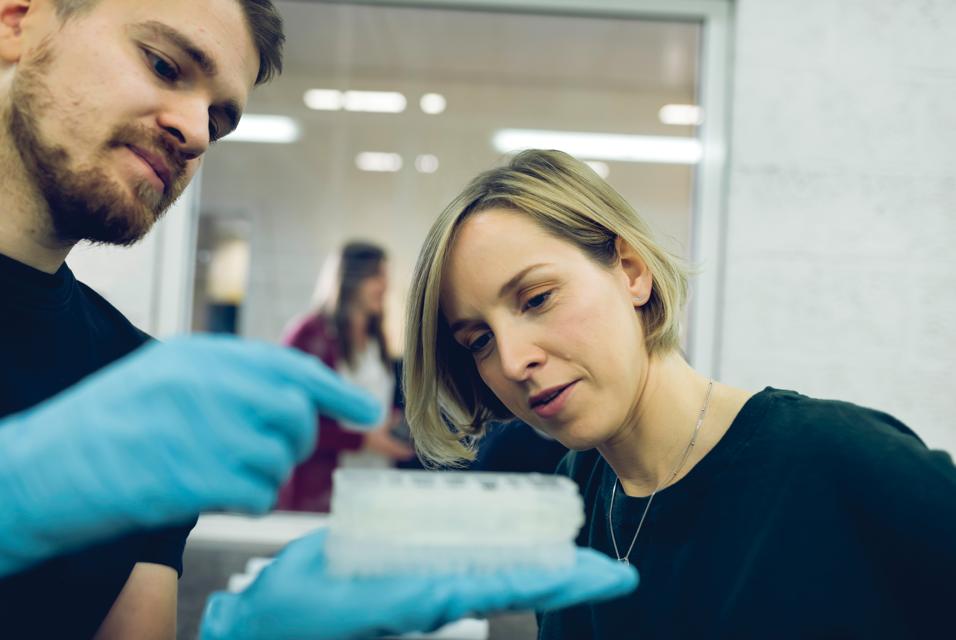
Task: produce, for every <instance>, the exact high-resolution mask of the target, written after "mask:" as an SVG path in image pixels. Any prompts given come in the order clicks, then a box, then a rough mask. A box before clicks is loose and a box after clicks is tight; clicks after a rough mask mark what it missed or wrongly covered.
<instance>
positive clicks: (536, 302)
mask: <svg viewBox="0 0 956 640" xmlns="http://www.w3.org/2000/svg"><path fill="white" fill-rule="evenodd" d="M550 298H551V292H550V291H545V292H544V293H539V294H538V295H536V296H532V297H531V298H528V301H527V302H525V304H524V306H525V309H537V308H539V307H541V306H542V305H544V303H546V302H547V301H548V300H549V299H550Z"/></svg>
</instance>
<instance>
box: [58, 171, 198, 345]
mask: <svg viewBox="0 0 956 640" xmlns="http://www.w3.org/2000/svg"><path fill="white" fill-rule="evenodd" d="M198 177H199V176H197V179H196V180H194V181H193V184H192V185H190V187H189V188H188V189H186V191H185V192H184V193H183V195H182V196H181V197H180V198H179V200H178V201H177V202H176V204H175V205H173V206H172V207H170V209H169V211H167V212H166V215H165V216H163V218H162V220H160V221H159V222H158V223H157V224H156V226H155V228H153V230H152V231H150V233H149V235H147V236H146V237H145V238H144V239H143V240H141V241H140V242H138V243H137V244H136V245H134V246H132V247H128V248H120V247H109V246H102V245H95V246H93V245H89V244H81V245H79V246H77V247H76V248H74V249H73V251H71V252H70V256H69V258H67V261H66V262H67V264H68V265H70V269H72V270H73V273H74V274H75V275H76V277H77V279H79V280H80V281H81V282H84V283H86V284H87V285H89V286H90V287H92V288H93V289H94V290H96V291H97V292H98V293H99V294H100V295H102V296H103V297H104V298H106V299H107V300H109V301H110V303H111V304H113V306H115V307H116V308H117V309H119V310H120V311H121V312H123V314H124V315H125V316H126V317H127V318H129V319H130V321H131V322H132V323H133V324H135V325H136V326H137V327H139V328H140V329H142V330H143V331H146V332H147V333H149V334H151V335H153V336H156V337H160V338H161V337H166V336H170V335H173V334H177V333H184V332H186V331H188V329H189V317H190V316H189V314H190V304H191V301H192V278H193V265H194V264H195V236H196V222H197V220H198V207H199V187H198V183H199V180H198Z"/></svg>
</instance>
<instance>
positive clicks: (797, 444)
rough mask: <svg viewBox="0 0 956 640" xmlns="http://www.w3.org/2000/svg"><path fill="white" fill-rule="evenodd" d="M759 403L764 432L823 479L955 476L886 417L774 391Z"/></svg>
mask: <svg viewBox="0 0 956 640" xmlns="http://www.w3.org/2000/svg"><path fill="white" fill-rule="evenodd" d="M754 400H755V401H757V403H758V404H762V405H763V406H762V407H761V408H762V411H761V414H762V423H763V424H762V425H761V430H762V431H765V432H766V435H768V436H769V437H770V438H773V439H776V440H778V441H780V442H785V443H786V447H787V448H788V451H789V455H790V456H791V458H792V459H793V460H795V461H797V462H802V463H805V464H806V465H807V468H810V467H812V468H815V469H817V470H818V471H819V472H820V473H826V472H827V471H830V472H831V473H833V474H837V475H838V476H839V477H841V478H843V479H845V480H848V479H850V478H853V477H856V478H859V479H860V480H863V481H864V482H868V481H870V480H871V479H872V478H873V477H874V476H877V475H880V476H883V477H893V476H901V475H902V476H907V475H911V474H913V473H916V474H920V473H925V472H931V471H932V470H933V469H934V468H935V469H938V470H940V471H942V472H943V473H946V474H949V475H952V474H953V470H954V467H953V463H952V459H951V458H950V456H949V455H948V454H946V453H945V452H942V451H933V450H931V449H929V448H927V446H926V445H925V444H924V442H923V441H922V440H921V439H920V437H919V436H918V435H917V434H916V433H915V432H914V431H913V430H912V429H910V428H909V427H908V426H907V425H906V424H904V423H903V422H902V421H900V420H899V419H897V418H895V417H894V416H892V415H890V414H888V413H886V412H883V411H879V410H876V409H871V408H869V407H864V406H861V405H858V404H855V403H852V402H847V401H842V400H827V399H819V398H811V397H808V396H805V395H802V394H800V393H797V392H795V391H786V390H781V389H773V388H769V387H768V388H767V389H764V391H762V392H760V393H759V394H757V395H756V396H754Z"/></svg>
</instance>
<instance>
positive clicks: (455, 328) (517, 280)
mask: <svg viewBox="0 0 956 640" xmlns="http://www.w3.org/2000/svg"><path fill="white" fill-rule="evenodd" d="M549 266H551V263H550V262H538V263H536V264H532V265H528V266H527V267H525V268H524V269H522V270H521V271H519V272H518V273H516V274H515V275H514V276H512V277H511V278H510V279H509V280H508V281H507V282H506V283H504V284H503V285H501V289H499V290H498V298H499V299H500V298H504V297H506V296H507V295H508V294H510V293H511V292H512V291H514V290H515V289H516V288H517V287H518V285H519V284H521V281H522V280H524V279H525V277H527V275H528V274H529V273H531V272H532V271H534V270H535V269H540V268H541V267H549ZM471 324H475V320H472V319H470V318H462V319H461V320H455V321H454V322H452V323H451V324H450V325H449V327H448V329H449V331H451V333H452V335H454V334H456V333H458V332H459V331H460V330H462V329H464V328H465V327H467V326H469V325H471Z"/></svg>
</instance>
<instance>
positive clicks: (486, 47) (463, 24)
mask: <svg viewBox="0 0 956 640" xmlns="http://www.w3.org/2000/svg"><path fill="white" fill-rule="evenodd" d="M277 4H278V6H279V9H280V11H281V12H282V14H283V16H284V18H285V21H286V34H287V36H288V43H287V50H286V63H287V68H288V70H289V72H291V73H292V74H307V73H314V74H317V75H319V76H324V77H328V76H333V77H339V78H341V79H342V80H343V81H345V82H346V83H347V81H348V80H349V79H351V78H356V77H358V78H361V77H375V78H388V77H393V76H399V77H402V78H404V79H405V80H413V81H420V82H463V81H464V82H480V83H489V82H490V83H494V84H497V85H509V84H514V85H522V86H528V85H534V86H539V87H547V86H563V87H567V86H574V87H581V88H590V89H598V90H612V91H613V90H629V91H634V90H645V91H654V92H657V91H662V90H669V91H672V90H678V91H682V92H691V93H692V92H693V87H694V86H695V83H696V76H697V60H696V52H697V51H698V46H697V45H698V43H697V39H698V37H699V25H698V24H696V23H677V22H653V21H638V20H626V19H619V20H610V19H607V18H593V19H592V18H586V17H585V18H582V17H575V18H568V17H564V16H549V15H527V14H518V13H508V14H502V13H490V12H481V11H461V10H446V9H421V8H395V7H381V6H379V7H369V6H360V5H342V4H326V3H322V2H305V1H301V0H300V1H297V2H290V1H280V2H278V3H277Z"/></svg>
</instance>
